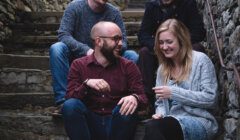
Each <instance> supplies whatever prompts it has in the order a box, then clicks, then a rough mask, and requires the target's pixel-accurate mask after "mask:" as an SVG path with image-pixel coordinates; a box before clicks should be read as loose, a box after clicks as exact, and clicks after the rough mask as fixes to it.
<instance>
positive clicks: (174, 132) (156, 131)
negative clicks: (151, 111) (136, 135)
mask: <svg viewBox="0 0 240 140" xmlns="http://www.w3.org/2000/svg"><path fill="white" fill-rule="evenodd" d="M143 140H183V133H182V129H181V126H180V124H179V122H178V121H177V120H176V119H175V118H172V117H165V118H162V119H157V120H155V119H153V120H150V121H149V122H147V123H146V127H145V135H144V139H143Z"/></svg>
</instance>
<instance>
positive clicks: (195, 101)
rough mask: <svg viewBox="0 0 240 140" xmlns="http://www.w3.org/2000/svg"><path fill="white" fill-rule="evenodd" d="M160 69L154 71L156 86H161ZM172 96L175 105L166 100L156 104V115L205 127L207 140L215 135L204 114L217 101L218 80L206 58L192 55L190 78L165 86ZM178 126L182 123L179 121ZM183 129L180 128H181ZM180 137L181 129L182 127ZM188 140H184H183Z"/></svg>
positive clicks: (211, 120)
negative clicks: (195, 121)
mask: <svg viewBox="0 0 240 140" xmlns="http://www.w3.org/2000/svg"><path fill="white" fill-rule="evenodd" d="M160 68H161V66H160V67H159V68H158V71H157V80H156V86H162V85H164V84H163V83H162V81H161V79H162V77H161V74H160ZM167 85H168V86H169V87H170V90H171V92H172V97H171V100H174V101H176V102H178V103H177V104H173V105H172V104H169V103H170V102H169V100H168V99H164V100H160V99H159V100H157V101H156V103H155V104H156V113H157V114H162V115H164V116H173V117H174V118H176V119H178V120H179V118H181V117H184V116H190V117H192V118H193V119H195V120H198V121H199V122H201V123H202V125H203V126H204V128H205V130H206V132H207V136H208V139H212V138H213V136H214V135H215V134H216V133H217V130H218V125H217V122H216V120H215V118H214V117H213V116H212V115H211V114H210V113H209V112H208V111H207V109H213V108H214V107H215V105H216V101H217V96H218V94H217V79H216V74H215V69H214V65H213V64H212V62H211V60H210V59H209V58H208V56H207V55H205V54H204V53H201V52H196V51H193V64H192V70H191V73H190V75H189V78H188V79H187V80H186V81H184V82H181V83H179V84H176V83H174V82H173V81H172V80H170V81H169V82H168V84H167ZM179 123H180V124H181V122H180V121H179ZM181 126H182V124H181ZM182 129H183V133H184V131H185V130H184V127H183V126H182ZM185 140H187V139H185Z"/></svg>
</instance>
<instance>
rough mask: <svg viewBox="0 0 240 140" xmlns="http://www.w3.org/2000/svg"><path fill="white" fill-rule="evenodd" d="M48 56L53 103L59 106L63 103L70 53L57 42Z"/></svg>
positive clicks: (63, 45) (62, 44)
mask: <svg viewBox="0 0 240 140" xmlns="http://www.w3.org/2000/svg"><path fill="white" fill-rule="evenodd" d="M49 55H50V69H51V73H52V80H53V84H52V86H53V91H54V96H55V102H56V104H57V105H59V104H62V103H63V102H64V101H65V98H64V96H65V94H66V88H67V74H68V71H69V57H70V52H69V49H68V47H67V46H66V45H65V44H64V43H62V42H57V43H55V44H53V45H52V46H51V47H50V51H49Z"/></svg>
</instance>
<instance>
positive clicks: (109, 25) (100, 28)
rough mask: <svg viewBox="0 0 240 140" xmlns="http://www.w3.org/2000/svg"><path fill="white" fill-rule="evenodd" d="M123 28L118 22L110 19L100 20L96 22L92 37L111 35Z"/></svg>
mask: <svg viewBox="0 0 240 140" xmlns="http://www.w3.org/2000/svg"><path fill="white" fill-rule="evenodd" d="M116 32H120V33H121V30H120V28H119V27H118V25H117V24H115V23H113V22H109V21H100V22H98V23H96V24H95V25H94V26H93V27H92V30H91V38H92V39H95V38H96V37H98V36H109V35H111V34H114V33H116Z"/></svg>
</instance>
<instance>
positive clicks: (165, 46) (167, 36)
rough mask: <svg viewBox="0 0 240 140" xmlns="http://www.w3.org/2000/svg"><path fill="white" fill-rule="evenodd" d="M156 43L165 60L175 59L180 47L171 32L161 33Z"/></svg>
mask: <svg viewBox="0 0 240 140" xmlns="http://www.w3.org/2000/svg"><path fill="white" fill-rule="evenodd" d="M158 42H159V43H158V44H159V46H158V47H159V48H160V50H161V52H162V53H163V55H164V56H165V57H166V58H170V59H173V60H174V59H177V55H178V52H179V49H180V45H179V41H178V39H177V37H176V36H175V35H174V34H173V33H172V32H170V31H168V30H167V31H164V32H161V33H160V34H159V38H158Z"/></svg>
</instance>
